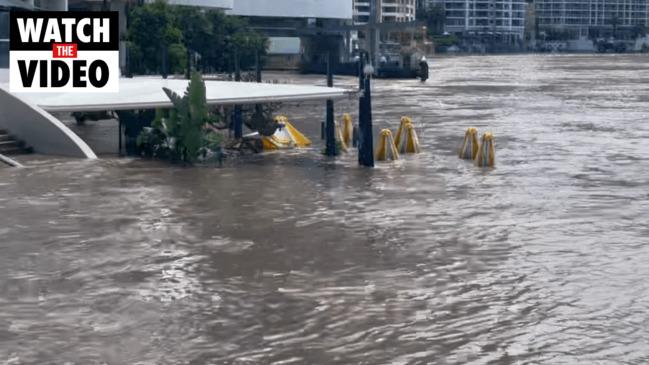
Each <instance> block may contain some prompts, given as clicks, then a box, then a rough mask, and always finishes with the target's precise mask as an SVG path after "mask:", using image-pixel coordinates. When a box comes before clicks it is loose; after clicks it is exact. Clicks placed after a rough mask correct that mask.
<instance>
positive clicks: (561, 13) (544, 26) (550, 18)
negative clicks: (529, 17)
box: [535, 0, 649, 36]
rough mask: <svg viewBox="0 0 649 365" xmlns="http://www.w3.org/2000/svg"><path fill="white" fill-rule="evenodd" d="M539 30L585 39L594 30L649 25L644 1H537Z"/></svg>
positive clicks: (647, 6)
mask: <svg viewBox="0 0 649 365" xmlns="http://www.w3.org/2000/svg"><path fill="white" fill-rule="evenodd" d="M535 5H536V21H537V23H538V27H539V29H541V30H550V29H555V30H566V31H569V32H571V33H573V35H579V36H588V35H591V36H592V34H589V33H592V31H593V30H606V29H608V30H611V31H612V30H613V28H617V29H629V28H633V27H637V26H646V25H647V24H648V22H649V1H647V0H536V3H535Z"/></svg>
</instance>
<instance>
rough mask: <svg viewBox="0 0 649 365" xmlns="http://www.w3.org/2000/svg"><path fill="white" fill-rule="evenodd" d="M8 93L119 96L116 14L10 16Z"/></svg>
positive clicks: (15, 14)
mask: <svg viewBox="0 0 649 365" xmlns="http://www.w3.org/2000/svg"><path fill="white" fill-rule="evenodd" d="M9 27H10V36H9V51H10V52H9V72H10V75H9V87H10V90H11V92H75V91H76V92H117V91H118V89H119V27H118V13H117V12H111V11H102V12H60V11H52V12H49V11H41V12H12V13H11V15H10V20H9Z"/></svg>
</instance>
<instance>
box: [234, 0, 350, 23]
mask: <svg viewBox="0 0 649 365" xmlns="http://www.w3.org/2000/svg"><path fill="white" fill-rule="evenodd" d="M353 10H354V7H353V5H352V0H272V1H269V0H234V4H233V7H232V10H229V11H228V14H232V15H244V16H265V17H288V18H332V19H352V14H353Z"/></svg>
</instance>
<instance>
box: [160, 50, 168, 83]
mask: <svg viewBox="0 0 649 365" xmlns="http://www.w3.org/2000/svg"><path fill="white" fill-rule="evenodd" d="M168 75H169V47H167V45H166V44H164V45H163V46H162V78H163V79H166V78H167V76H168Z"/></svg>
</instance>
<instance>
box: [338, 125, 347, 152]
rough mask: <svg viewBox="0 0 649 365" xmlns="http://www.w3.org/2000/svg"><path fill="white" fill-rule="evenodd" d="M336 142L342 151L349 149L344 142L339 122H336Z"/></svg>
mask: <svg viewBox="0 0 649 365" xmlns="http://www.w3.org/2000/svg"><path fill="white" fill-rule="evenodd" d="M336 142H338V143H340V149H341V150H342V152H347V151H348V150H349V145H348V144H347V143H345V136H344V134H343V128H341V126H340V123H338V122H336Z"/></svg>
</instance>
